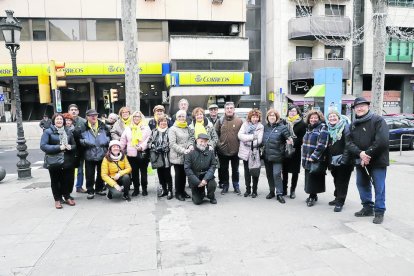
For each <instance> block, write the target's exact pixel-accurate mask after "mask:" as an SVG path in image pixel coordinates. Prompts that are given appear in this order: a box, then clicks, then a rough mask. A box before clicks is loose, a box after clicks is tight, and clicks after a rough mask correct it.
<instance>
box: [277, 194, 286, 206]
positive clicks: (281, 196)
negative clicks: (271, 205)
mask: <svg viewBox="0 0 414 276" xmlns="http://www.w3.org/2000/svg"><path fill="white" fill-rule="evenodd" d="M276 200H277V201H279V202H280V203H282V204H285V203H286V201H285V199H284V198H283V195H277V197H276Z"/></svg>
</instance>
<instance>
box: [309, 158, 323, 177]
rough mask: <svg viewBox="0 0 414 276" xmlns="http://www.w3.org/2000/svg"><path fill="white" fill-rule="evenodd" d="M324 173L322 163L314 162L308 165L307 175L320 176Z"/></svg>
mask: <svg viewBox="0 0 414 276" xmlns="http://www.w3.org/2000/svg"><path fill="white" fill-rule="evenodd" d="M325 171H326V165H325V163H324V162H321V161H315V162H312V163H311V165H310V170H309V173H311V174H322V173H325Z"/></svg>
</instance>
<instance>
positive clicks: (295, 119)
mask: <svg viewBox="0 0 414 276" xmlns="http://www.w3.org/2000/svg"><path fill="white" fill-rule="evenodd" d="M300 121H302V118H301V117H300V115H299V114H296V115H295V116H293V117H287V121H286V122H287V127H288V129H289V132H290V134H291V135H292V138H293V139H295V138H297V136H296V134H295V131H294V130H293V127H294V126H295V125H296V124H297V123H299V122H300Z"/></svg>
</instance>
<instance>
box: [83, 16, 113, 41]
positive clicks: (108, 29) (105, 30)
mask: <svg viewBox="0 0 414 276" xmlns="http://www.w3.org/2000/svg"><path fill="white" fill-rule="evenodd" d="M86 39H87V40H101V41H112V40H116V39H117V37H116V22H115V20H106V19H97V20H86Z"/></svg>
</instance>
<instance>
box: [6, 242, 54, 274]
mask: <svg viewBox="0 0 414 276" xmlns="http://www.w3.org/2000/svg"><path fill="white" fill-rule="evenodd" d="M50 245H51V242H26V243H20V244H19V243H17V244H15V245H14V246H13V247H9V248H8V249H6V252H5V260H6V262H7V263H8V266H9V267H11V268H15V267H29V266H34V265H35V264H36V262H37V261H38V260H39V258H40V257H41V256H42V255H43V254H45V253H46V252H47V250H48V249H49V247H50Z"/></svg>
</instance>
